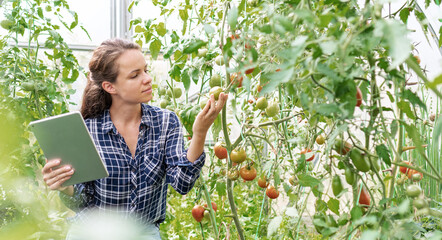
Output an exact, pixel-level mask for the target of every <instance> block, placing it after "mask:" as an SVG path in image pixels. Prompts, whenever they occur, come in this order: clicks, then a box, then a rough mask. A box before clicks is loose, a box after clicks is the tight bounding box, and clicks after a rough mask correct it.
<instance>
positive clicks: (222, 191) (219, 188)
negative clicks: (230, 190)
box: [215, 181, 227, 196]
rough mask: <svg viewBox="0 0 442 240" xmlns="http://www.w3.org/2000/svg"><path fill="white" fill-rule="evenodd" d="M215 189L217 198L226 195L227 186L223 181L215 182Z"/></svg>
mask: <svg viewBox="0 0 442 240" xmlns="http://www.w3.org/2000/svg"><path fill="white" fill-rule="evenodd" d="M215 188H216V192H217V193H218V195H219V196H225V195H226V189H227V186H226V183H225V182H224V181H217V182H216V186H215Z"/></svg>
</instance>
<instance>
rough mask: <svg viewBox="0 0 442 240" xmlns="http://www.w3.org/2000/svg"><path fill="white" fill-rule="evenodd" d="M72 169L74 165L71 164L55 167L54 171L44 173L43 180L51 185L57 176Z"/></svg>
mask: <svg viewBox="0 0 442 240" xmlns="http://www.w3.org/2000/svg"><path fill="white" fill-rule="evenodd" d="M71 170H72V167H71V166H69V165H64V166H62V167H60V168H57V169H54V170H53V171H51V172H49V173H46V174H44V175H43V180H44V181H45V182H46V184H48V185H50V183H53V182H54V181H56V179H57V177H58V176H60V175H62V174H65V173H67V172H70V171H71Z"/></svg>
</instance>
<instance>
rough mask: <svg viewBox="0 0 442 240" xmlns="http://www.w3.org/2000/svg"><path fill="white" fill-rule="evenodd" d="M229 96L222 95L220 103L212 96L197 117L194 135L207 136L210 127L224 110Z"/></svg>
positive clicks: (220, 95)
mask: <svg viewBox="0 0 442 240" xmlns="http://www.w3.org/2000/svg"><path fill="white" fill-rule="evenodd" d="M227 97H228V94H224V93H220V94H219V98H218V101H215V97H214V96H213V95H210V100H209V101H208V102H207V104H206V106H205V107H204V109H203V110H202V111H201V112H200V113H199V114H198V115H197V116H196V119H195V122H194V124H193V135H194V136H195V135H199V136H204V137H205V136H206V134H207V131H208V130H209V128H210V126H211V125H212V124H213V122H214V121H215V119H216V117H217V116H218V114H219V112H220V111H221V110H222V109H223V107H224V104H225V103H226V102H227Z"/></svg>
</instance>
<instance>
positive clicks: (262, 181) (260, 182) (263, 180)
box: [258, 176, 269, 188]
mask: <svg viewBox="0 0 442 240" xmlns="http://www.w3.org/2000/svg"><path fill="white" fill-rule="evenodd" d="M258 186H259V187H260V188H267V187H268V186H269V183H268V182H267V180H266V177H265V176H262V177H260V178H259V179H258Z"/></svg>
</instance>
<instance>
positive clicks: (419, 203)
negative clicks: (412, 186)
mask: <svg viewBox="0 0 442 240" xmlns="http://www.w3.org/2000/svg"><path fill="white" fill-rule="evenodd" d="M413 206H414V207H415V208H417V209H422V208H426V207H428V203H427V201H425V199H423V198H416V199H414V200H413Z"/></svg>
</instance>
